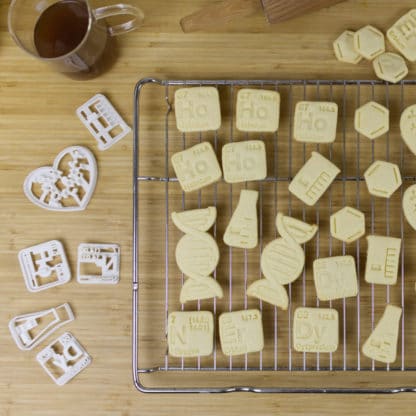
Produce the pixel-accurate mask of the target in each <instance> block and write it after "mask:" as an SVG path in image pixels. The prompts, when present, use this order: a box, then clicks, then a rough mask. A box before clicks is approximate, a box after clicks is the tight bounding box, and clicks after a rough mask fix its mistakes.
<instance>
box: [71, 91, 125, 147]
mask: <svg viewBox="0 0 416 416" xmlns="http://www.w3.org/2000/svg"><path fill="white" fill-rule="evenodd" d="M76 113H77V116H78V118H79V119H80V120H81V121H82V123H83V124H84V126H85V127H86V128H87V129H88V131H89V132H90V133H91V134H92V135H93V137H94V139H95V140H97V142H98V148H99V149H100V150H107V149H109V148H110V147H111V146H112V145H113V144H114V143H116V142H118V141H119V140H121V139H122V138H123V137H125V136H126V135H127V134H128V133H130V131H131V128H130V127H129V126H128V125H127V124H126V123H125V121H124V120H123V119H122V118H121V116H120V114H119V113H118V112H117V111H116V110H115V108H114V107H113V106H112V105H111V103H110V101H108V99H107V98H106V97H105V96H104V95H102V94H96V95H94V97H92V98H91V99H90V100H88V101H87V102H86V103H85V104H83V105H81V106H80V107H79V108H78V109H77V111H76Z"/></svg>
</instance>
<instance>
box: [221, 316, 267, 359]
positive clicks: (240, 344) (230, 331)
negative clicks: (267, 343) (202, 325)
mask: <svg viewBox="0 0 416 416" xmlns="http://www.w3.org/2000/svg"><path fill="white" fill-rule="evenodd" d="M218 323H219V332H220V341H221V349H222V352H223V353H224V354H225V355H240V354H247V353H250V352H256V351H261V350H262V349H263V346H264V338H263V324H262V320H261V313H260V311H259V310H257V309H247V310H241V311H233V312H225V313H222V314H221V315H220V317H219V320H218Z"/></svg>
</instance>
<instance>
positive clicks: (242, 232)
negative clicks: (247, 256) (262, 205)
mask: <svg viewBox="0 0 416 416" xmlns="http://www.w3.org/2000/svg"><path fill="white" fill-rule="evenodd" d="M258 197H259V193H258V192H257V191H250V190H245V189H243V190H242V191H241V193H240V200H239V201H238V205H237V208H236V209H235V211H234V213H233V216H232V217H231V220H230V223H229V224H228V227H227V229H226V230H225V234H224V243H225V244H227V246H230V247H239V248H254V247H256V246H257V240H258V236H257V199H258Z"/></svg>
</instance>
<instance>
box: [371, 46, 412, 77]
mask: <svg viewBox="0 0 416 416" xmlns="http://www.w3.org/2000/svg"><path fill="white" fill-rule="evenodd" d="M373 67H374V71H375V72H376V75H377V76H378V77H379V78H380V79H382V80H383V81H388V82H391V83H393V84H395V83H396V82H399V81H400V80H402V79H403V78H405V77H406V75H407V74H408V72H409V70H408V69H407V65H406V62H405V60H404V59H403V58H402V57H401V56H400V55H398V54H397V53H392V52H385V53H382V54H381V55H380V56H377V58H376V59H374V61H373Z"/></svg>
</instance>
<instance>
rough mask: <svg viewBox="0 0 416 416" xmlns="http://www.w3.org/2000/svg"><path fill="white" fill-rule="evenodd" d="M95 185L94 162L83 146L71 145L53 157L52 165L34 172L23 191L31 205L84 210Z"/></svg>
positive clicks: (62, 209)
mask: <svg viewBox="0 0 416 416" xmlns="http://www.w3.org/2000/svg"><path fill="white" fill-rule="evenodd" d="M96 182H97V162H96V160H95V157H94V155H93V154H92V152H90V151H89V150H88V149H87V148H86V147H83V146H71V147H67V148H66V149H64V150H62V152H60V153H59V154H58V156H56V158H55V160H54V162H53V166H43V167H40V168H37V169H35V170H33V171H32V172H31V173H29V175H28V176H27V177H26V179H25V181H24V184H23V191H24V193H25V195H26V197H27V198H28V199H29V201H30V202H32V203H33V204H35V205H37V206H38V207H40V208H44V209H47V210H50V211H81V210H84V209H85V208H86V207H87V205H88V203H89V202H90V199H91V197H92V194H93V193H94V189H95V184H96Z"/></svg>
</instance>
